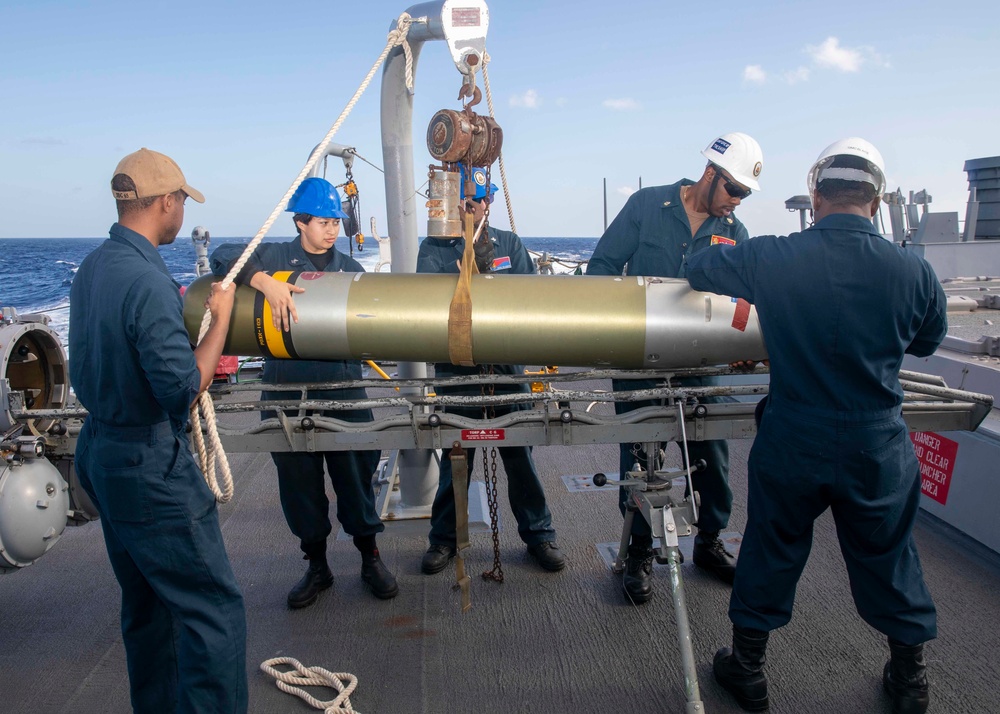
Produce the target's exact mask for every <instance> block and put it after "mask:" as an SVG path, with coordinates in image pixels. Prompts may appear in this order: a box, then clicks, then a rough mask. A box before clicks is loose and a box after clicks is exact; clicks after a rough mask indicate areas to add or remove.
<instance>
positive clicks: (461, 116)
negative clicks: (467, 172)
mask: <svg viewBox="0 0 1000 714" xmlns="http://www.w3.org/2000/svg"><path fill="white" fill-rule="evenodd" d="M471 143H472V123H471V122H470V121H469V118H468V117H467V116H466V114H465V112H459V111H455V110H454V109H442V110H441V111H439V112H438V113H437V114H435V115H434V116H433V117H431V123H430V124H429V125H428V127H427V151H429V152H430V154H431V156H433V157H434V158H435V159H437V160H438V161H448V162H451V163H455V162H457V161H461V160H462V159H463V158H465V155H466V154H467V153H468V152H469V145H470V144H471Z"/></svg>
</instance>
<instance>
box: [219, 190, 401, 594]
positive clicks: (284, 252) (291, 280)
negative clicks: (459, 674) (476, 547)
mask: <svg viewBox="0 0 1000 714" xmlns="http://www.w3.org/2000/svg"><path fill="white" fill-rule="evenodd" d="M285 210H286V211H288V212H290V213H292V214H294V215H293V216H292V220H293V221H294V223H295V228H296V230H297V231H298V236H297V237H296V238H294V239H292V240H291V241H288V242H286V243H262V244H260V245H258V246H257V249H256V250H255V251H254V253H253V255H252V256H251V257H250V259H249V260H248V261H247V264H246V267H244V269H243V270H242V271H240V273H239V274H238V275H237V276H236V282H237V283H238V284H241V285H250V286H251V287H253V288H255V289H257V290H259V291H260V292H261V293H263V294H264V298H265V299H266V300H267V302H268V303H269V304H270V305H271V313H272V316H273V325H274V327H275V329H278V330H285V331H288V330H290V329H291V323H292V322H297V321H298V313H297V312H296V310H295V300H294V298H293V296H294V295H295V294H298V293H302V292H305V290H304V288H302V287H300V286H298V285H296V281H297V280H298V278H299V276H300V275H301V274H302V273H303V272H312V271H319V272H348V273H363V272H364V271H365V269H364V268H363V267H362V266H361V264H360V263H358V262H357V261H356V260H354V258H351V257H350V256H348V255H345V254H344V253H341V252H340V251H339V250H337V249H336V248H335V247H334V243H335V242H336V240H337V236H338V235H339V234H340V221H341V219H343V218H346V217H347V214H346V213H345V212H344V211H343V208H342V205H341V202H340V194H338V193H337V189H336V188H335V187H334V186H333V184H331V183H330V182H329V181H327V180H326V179H322V178H317V177H313V178H307V179H306V180H304V181H303V182H302V183H301V184H299V187H298V188H297V189H296V191H295V193H294V194H293V195H292V198H291V200H289V202H288V206H287V208H286V209H285ZM245 247H246V246H245V245H242V244H233V243H231V244H227V245H222V246H219V247H218V248H217V249H216V250H215V251H214V252H213V253H212V258H211V263H212V271H213V272H214V273H215V274H216V275H225V274H226V273H228V271H229V269H230V267H231V266H232V265H233V264H234V263H235V262H236V260H237V259H238V258H239V257H240V256H241V255H242V253H243V250H244V248H245ZM265 271H267V272H265ZM268 272H270V273H271V275H269V274H268ZM272 276H282V277H280V279H279V278H277V277H272ZM361 376H362V375H361V363H360V362H359V361H357V360H288V359H267V360H265V362H264V381H265V382H269V383H272V384H316V383H319V382H346V381H356V380H360V379H361ZM300 396H301V394H300V392H298V391H294V392H288V391H280V390H265V391H264V392H262V394H261V399H263V400H281V399H285V400H288V399H297V398H299V397H300ZM366 396H367V394H366V392H365V390H364V389H363V388H352V389H310V390H308V392H307V394H306V399H311V400H321V401H331V400H351V399H364V398H365V397H366ZM319 414H320V415H322V416H328V417H334V418H337V419H342V420H345V421H351V422H365V421H371V420H372V412H371V410H370V409H357V410H352V411H323V412H319ZM274 416H276V414H275V411H274V410H265V411H264V412H262V417H263V418H265V419H267V418H273V417H274ZM380 455H381V454H380V452H379V451H378V450H374V449H356V450H352V451H329V452H280V453H272V454H271V458H272V460H273V461H274V464H275V467H276V468H277V471H278V493H279V496H280V498H281V509H282V511H283V512H284V514H285V521H286V522H287V523H288V527H289V529H290V530H291V531H292V533H293V534H294V535H295V536H296V537H297V538H298V539H299V546H300V548H301V549H302V552H303V553H304V554H305V558H306V560H308V561H309V566H308V569H307V570H306V573H305V574H304V575H303V576H302V578H301V579H300V580H299V581H298V583H296V585H295V586H294V587H293V588H292V589H291V591H290V592H289V593H288V597H287V602H288V606H289V607H290V608H292V609H297V608H302V607H307V606H309V605H311V604H312V603H314V602H315V601H316V599H317V597H318V596H319V593H320V592H321V591H323V590H326V589H327V588H329V587H330V586H331V585H333V573H332V572H331V571H330V567H329V565H328V563H327V559H326V542H327V538H328V537H329V535H330V533H331V532H332V530H333V528H332V525H331V523H330V517H329V510H330V502H329V500H328V499H327V497H326V487H325V476H324V465H325V467H326V471H327V473H328V474H329V478H330V481H331V482H332V484H333V490H334V492H335V493H336V494H337V519H338V520H339V521H340V524H341V525H342V526H343V528H344V532H345V533H347V534H348V535H350V536H353V538H354V545H355V547H357V549H358V550H359V551H360V552H361V577H362V579H363V580H364V581H365V583H367V584H368V586H369V588H370V589H371V591H372V594H373V595H375V597H377V598H380V599H389V598H393V597H395V596H396V594H397V593H398V592H399V586H398V585H397V583H396V578H395V577H394V576H393V574H392V573H391V572H389V570H388V569H387V568H386V567H385V565H384V564H383V563H382V560H381V556H380V555H379V551H378V547H377V546H376V544H375V535H376V534H377V533H380V532H381V531H383V530H384V529H385V526H384V525H382V520H381V519H380V518H379V516H378V513H377V512H376V510H375V492H374V489H373V488H372V474H373V473H374V472H375V469H376V468H377V467H378V462H379V457H380Z"/></svg>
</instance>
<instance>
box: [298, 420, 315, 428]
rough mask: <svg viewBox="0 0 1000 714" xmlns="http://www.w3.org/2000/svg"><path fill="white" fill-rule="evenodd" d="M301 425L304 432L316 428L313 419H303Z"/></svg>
mask: <svg viewBox="0 0 1000 714" xmlns="http://www.w3.org/2000/svg"><path fill="white" fill-rule="evenodd" d="M299 424H300V425H301V426H302V430H303V431H312V430H313V429H315V428H316V422H314V421H313V420H312V417H302V421H301V422H299Z"/></svg>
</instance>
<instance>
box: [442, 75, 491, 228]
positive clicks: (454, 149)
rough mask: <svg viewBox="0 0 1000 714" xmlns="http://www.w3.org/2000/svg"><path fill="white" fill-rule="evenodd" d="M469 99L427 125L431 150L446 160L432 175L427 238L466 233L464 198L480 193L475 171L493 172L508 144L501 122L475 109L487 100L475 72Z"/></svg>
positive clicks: (467, 83) (466, 83)
mask: <svg viewBox="0 0 1000 714" xmlns="http://www.w3.org/2000/svg"><path fill="white" fill-rule="evenodd" d="M474 59H475V58H472V59H470V64H473V65H474V64H475V61H474ZM465 98H468V99H469V101H468V102H467V103H463V105H462V108H461V109H459V110H455V109H442V110H440V111H439V112H437V113H436V114H435V115H434V116H433V117H431V121H430V124H429V125H428V127H427V150H428V151H429V152H430V154H431V156H433V157H434V159H435V160H437V161H440V162H441V164H440V165H431V166H430V167H429V170H428V176H427V178H428V189H427V196H428V200H427V209H428V220H427V236H428V237H431V238H461V237H462V210H461V209H462V202H461V198H460V196H461V195H462V194H463V193H464V195H466V196H472V195H475V184H474V182H473V177H472V169H473V168H474V167H479V166H482V167H486V170H487V171H489V166H490V165H491V164H492V163H493V162H494V161H496V160H497V158H499V156H500V150H501V148H502V146H503V130H502V129H501V128H500V125H499V124H497V122H496V121H495V120H494V119H493V118H491V117H488V116H480V115H478V114H476V113H475V112H474V111H473V109H472V108H473V107H474V106H475V105H477V104H478V103H479V102H480V101H481V99H482V92H481V91H480V90H479V88H478V87H476V77H475V72H470V73H469V74H468V75H466V76H465V77H464V78H463V81H462V86H461V88H460V89H459V92H458V99H459V100H462V99H465ZM460 165H461V166H463V167H464V174H465V186H461V179H460V178H459V174H458V172H459V166H460ZM488 188H489V187H488V186H487V190H488ZM487 210H489V209H488V207H487Z"/></svg>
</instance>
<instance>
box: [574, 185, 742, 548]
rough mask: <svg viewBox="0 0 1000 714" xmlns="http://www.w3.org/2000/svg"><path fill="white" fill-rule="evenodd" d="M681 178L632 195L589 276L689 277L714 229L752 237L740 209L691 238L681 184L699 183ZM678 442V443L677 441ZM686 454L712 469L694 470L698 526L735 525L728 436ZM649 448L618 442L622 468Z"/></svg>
mask: <svg viewBox="0 0 1000 714" xmlns="http://www.w3.org/2000/svg"><path fill="white" fill-rule="evenodd" d="M693 183H694V182H693V181H690V180H689V179H682V180H681V181H678V182H677V183H675V184H671V185H669V186H651V187H649V188H644V189H641V190H639V191H636V192H635V193H634V194H632V195H631V196H630V197H629V199H628V201H626V203H625V206H624V207H623V208H622V210H621V212H620V213H619V214H618V215H617V216H616V217H615V220H614V221H612V223H611V225H610V226H608V229H607V230H606V231H605V232H604V235H603V236H601V240H600V241H599V242H598V243H597V247H596V248H595V249H594V254H593V256H591V258H590V261H589V263H588V264H587V275H621V274H622V269H623V268H624V269H625V273H626V274H627V275H644V276H651V277H661V278H683V277H684V260H685V259H686V258H687V257H688V256H690V255H693V254H694V253H696V252H698V251H700V250H702V249H704V248H706V247H708V246H709V245H711V244H712V239H713V236H721V237H722V238H725V239H728V240H733V241H735V242H737V243H739V242H741V241H743V240H745V239H746V238H747V229H746V228H744V227H743V224H742V223H740V221H739V220H738V219H737V218H736V217H735V216H727V217H725V218H720V217H715V216H709V217H708V218H707V219H706V220H705V222H704V223H702V225H701V227H700V228H699V229H698V233H697V235H695V236H694V237H692V235H691V224H690V223H689V222H688V217H687V212H686V211H685V210H684V205H683V204H682V203H681V195H680V192H681V186H689V185H691V184H693ZM673 382H674V384H675V385H677V386H688V387H699V386H707V385H711V384H716V383H717V382H718V380H717V379H715V378H713V377H689V378H687V379H675V380H673ZM662 383H663V381H662V380H659V381H657V380H646V379H637V380H620V379H615V380H612V387H613V388H614V389H615V391H618V390H635V389H652V388H654V387H657V386H661V385H662ZM724 400H725V398H724V397H706V398H703V399H702V401H703V402H705V403H716V402H720V401H724ZM659 403H660V402H658V401H645V402H616V403H615V413H616V414H625V413H627V412H630V411H634V410H636V409H639V408H641V407H648V406H655V405H658V404H659ZM678 446H679V445H678ZM687 448H688V454H689V455H690V457H691V459H692V460H693V461H698V460H699V459H704V461H705V464H706V468H705V470H703V471H699V472H695V473H694V474H693V475H692V481H693V483H694V488H695V490H696V491H698V493H699V494H700V497H701V499H700V500H701V509H700V510H699V516H698V528H699V529H700V530H702V531H705V532H708V533H715V532H718V531H721V530H723V529H724V528H725V527H726V526H727V525H728V524H729V514H730V513H731V511H732V506H733V493H732V491H731V490H730V488H729V444H727V443H726V442H725V441H689V442H687ZM645 459H646V456H645V453H644V452H643V450H642V449H641V447H640V445H638V444H621V445H620V447H619V473H620V475H621V478H625V473H626V472H627V471H631V470H632V467H633V465H634V464H635V463H636V461H639V462H640V463H641V464H642V465H643V466H644V467H645ZM627 500H628V494H627V492H626V491H625V489H624V488H620V489H618V505H619V508H620V509H621V511H622V513H623V514H624V513H625V503H626V502H627ZM632 536H633V541H639V543H640V544H641V543H643V542H646V543H651V542H652V531H651V529H650V526H649V523H647V522H646V520H645V519H643V518H635V519H634V520H633V521H632Z"/></svg>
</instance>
